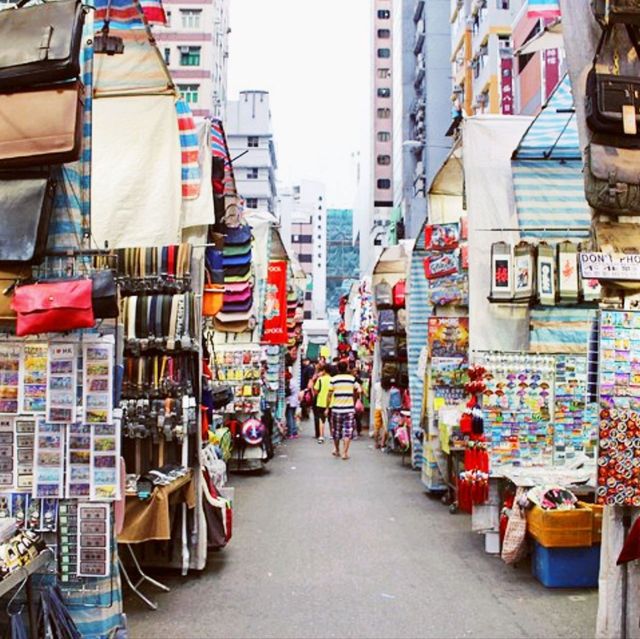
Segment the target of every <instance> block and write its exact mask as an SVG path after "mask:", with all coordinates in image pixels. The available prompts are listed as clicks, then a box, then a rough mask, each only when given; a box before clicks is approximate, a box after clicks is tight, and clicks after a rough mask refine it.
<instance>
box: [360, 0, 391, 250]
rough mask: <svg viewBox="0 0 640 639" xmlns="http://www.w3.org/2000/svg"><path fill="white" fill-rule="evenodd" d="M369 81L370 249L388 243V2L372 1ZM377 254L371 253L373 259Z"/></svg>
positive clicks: (389, 204) (389, 200) (389, 108)
mask: <svg viewBox="0 0 640 639" xmlns="http://www.w3.org/2000/svg"><path fill="white" fill-rule="evenodd" d="M372 7H373V17H372V25H373V33H372V42H373V51H372V60H373V79H372V84H371V86H372V95H371V104H372V115H373V127H372V135H373V138H372V144H371V148H372V162H371V166H372V179H371V195H370V199H369V206H370V207H371V208H370V224H369V232H370V237H369V238H366V237H363V241H367V239H368V240H369V242H370V244H372V245H373V246H374V247H380V248H379V249H378V252H379V251H380V250H382V247H383V246H386V245H387V243H388V232H389V226H390V217H391V209H392V208H393V183H394V176H393V153H394V142H393V124H394V121H393V66H394V55H393V6H392V0H373V2H372ZM376 257H377V255H375V254H373V255H372V258H373V259H375V258H376Z"/></svg>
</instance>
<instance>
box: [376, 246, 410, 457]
mask: <svg viewBox="0 0 640 639" xmlns="http://www.w3.org/2000/svg"><path fill="white" fill-rule="evenodd" d="M408 248H409V242H408V241H404V240H403V241H402V242H401V243H400V244H397V245H395V246H391V247H389V248H386V249H384V250H383V251H382V254H381V255H380V257H379V258H378V261H377V262H376V265H375V266H374V269H373V275H372V279H371V287H372V291H373V299H374V306H375V321H376V322H377V335H378V339H377V341H376V345H375V350H374V357H373V368H372V379H373V380H374V383H373V387H372V401H371V404H372V405H373V407H374V410H380V411H381V412H380V413H378V415H379V417H378V418H377V419H378V420H380V419H381V421H382V423H381V424H378V425H377V426H378V428H376V430H379V429H380V428H382V429H383V432H384V433H385V436H384V439H383V442H386V445H387V448H388V449H389V450H400V451H401V452H403V454H404V453H406V452H408V451H409V450H410V447H411V436H410V433H411V431H412V428H411V413H410V399H409V397H410V395H409V369H408V365H407V358H408V351H407V311H406V295H407V290H406V280H407V270H408V266H409V257H410V256H409V253H408ZM375 419H376V417H375V413H374V422H375ZM375 426H376V424H375V423H374V427H375ZM405 434H406V435H407V436H405Z"/></svg>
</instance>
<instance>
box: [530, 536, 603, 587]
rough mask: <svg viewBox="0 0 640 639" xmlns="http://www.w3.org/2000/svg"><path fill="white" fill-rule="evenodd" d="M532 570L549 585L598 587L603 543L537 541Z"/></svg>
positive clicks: (542, 581)
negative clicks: (573, 544) (577, 545)
mask: <svg viewBox="0 0 640 639" xmlns="http://www.w3.org/2000/svg"><path fill="white" fill-rule="evenodd" d="M531 571H532V573H533V576H534V577H535V578H536V579H537V580H538V581H539V582H540V583H541V584H542V585H543V586H546V587H547V588H596V587H597V586H598V574H599V572H600V546H599V545H595V546H585V547H584V548H545V547H544V546H542V545H541V544H539V543H538V542H537V541H536V542H534V548H533V559H532V561H531Z"/></svg>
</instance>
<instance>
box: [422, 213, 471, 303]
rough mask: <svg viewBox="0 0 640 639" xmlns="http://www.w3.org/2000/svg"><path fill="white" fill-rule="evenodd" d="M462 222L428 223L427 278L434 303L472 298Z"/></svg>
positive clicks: (426, 245)
mask: <svg viewBox="0 0 640 639" xmlns="http://www.w3.org/2000/svg"><path fill="white" fill-rule="evenodd" d="M460 229H461V225H460V224H458V223H457V222H455V223H447V224H431V225H427V226H426V227H425V230H424V237H425V246H424V248H425V250H426V251H427V255H426V257H425V259H424V272H425V277H426V278H427V279H428V280H429V301H430V303H431V304H432V305H434V306H445V305H448V304H455V305H458V306H466V305H467V304H468V301H469V284H468V275H467V269H468V252H467V246H466V245H464V246H463V245H461V240H463V239H465V238H463V237H461V230H460Z"/></svg>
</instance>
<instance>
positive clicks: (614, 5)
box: [591, 0, 640, 24]
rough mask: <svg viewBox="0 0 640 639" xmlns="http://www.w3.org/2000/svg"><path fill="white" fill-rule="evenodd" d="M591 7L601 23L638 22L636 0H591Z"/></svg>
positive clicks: (638, 13) (639, 16)
mask: <svg viewBox="0 0 640 639" xmlns="http://www.w3.org/2000/svg"><path fill="white" fill-rule="evenodd" d="M591 9H592V10H593V13H594V15H595V17H596V20H597V21H598V22H600V23H601V24H616V23H623V24H640V3H639V2H638V0H591Z"/></svg>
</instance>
